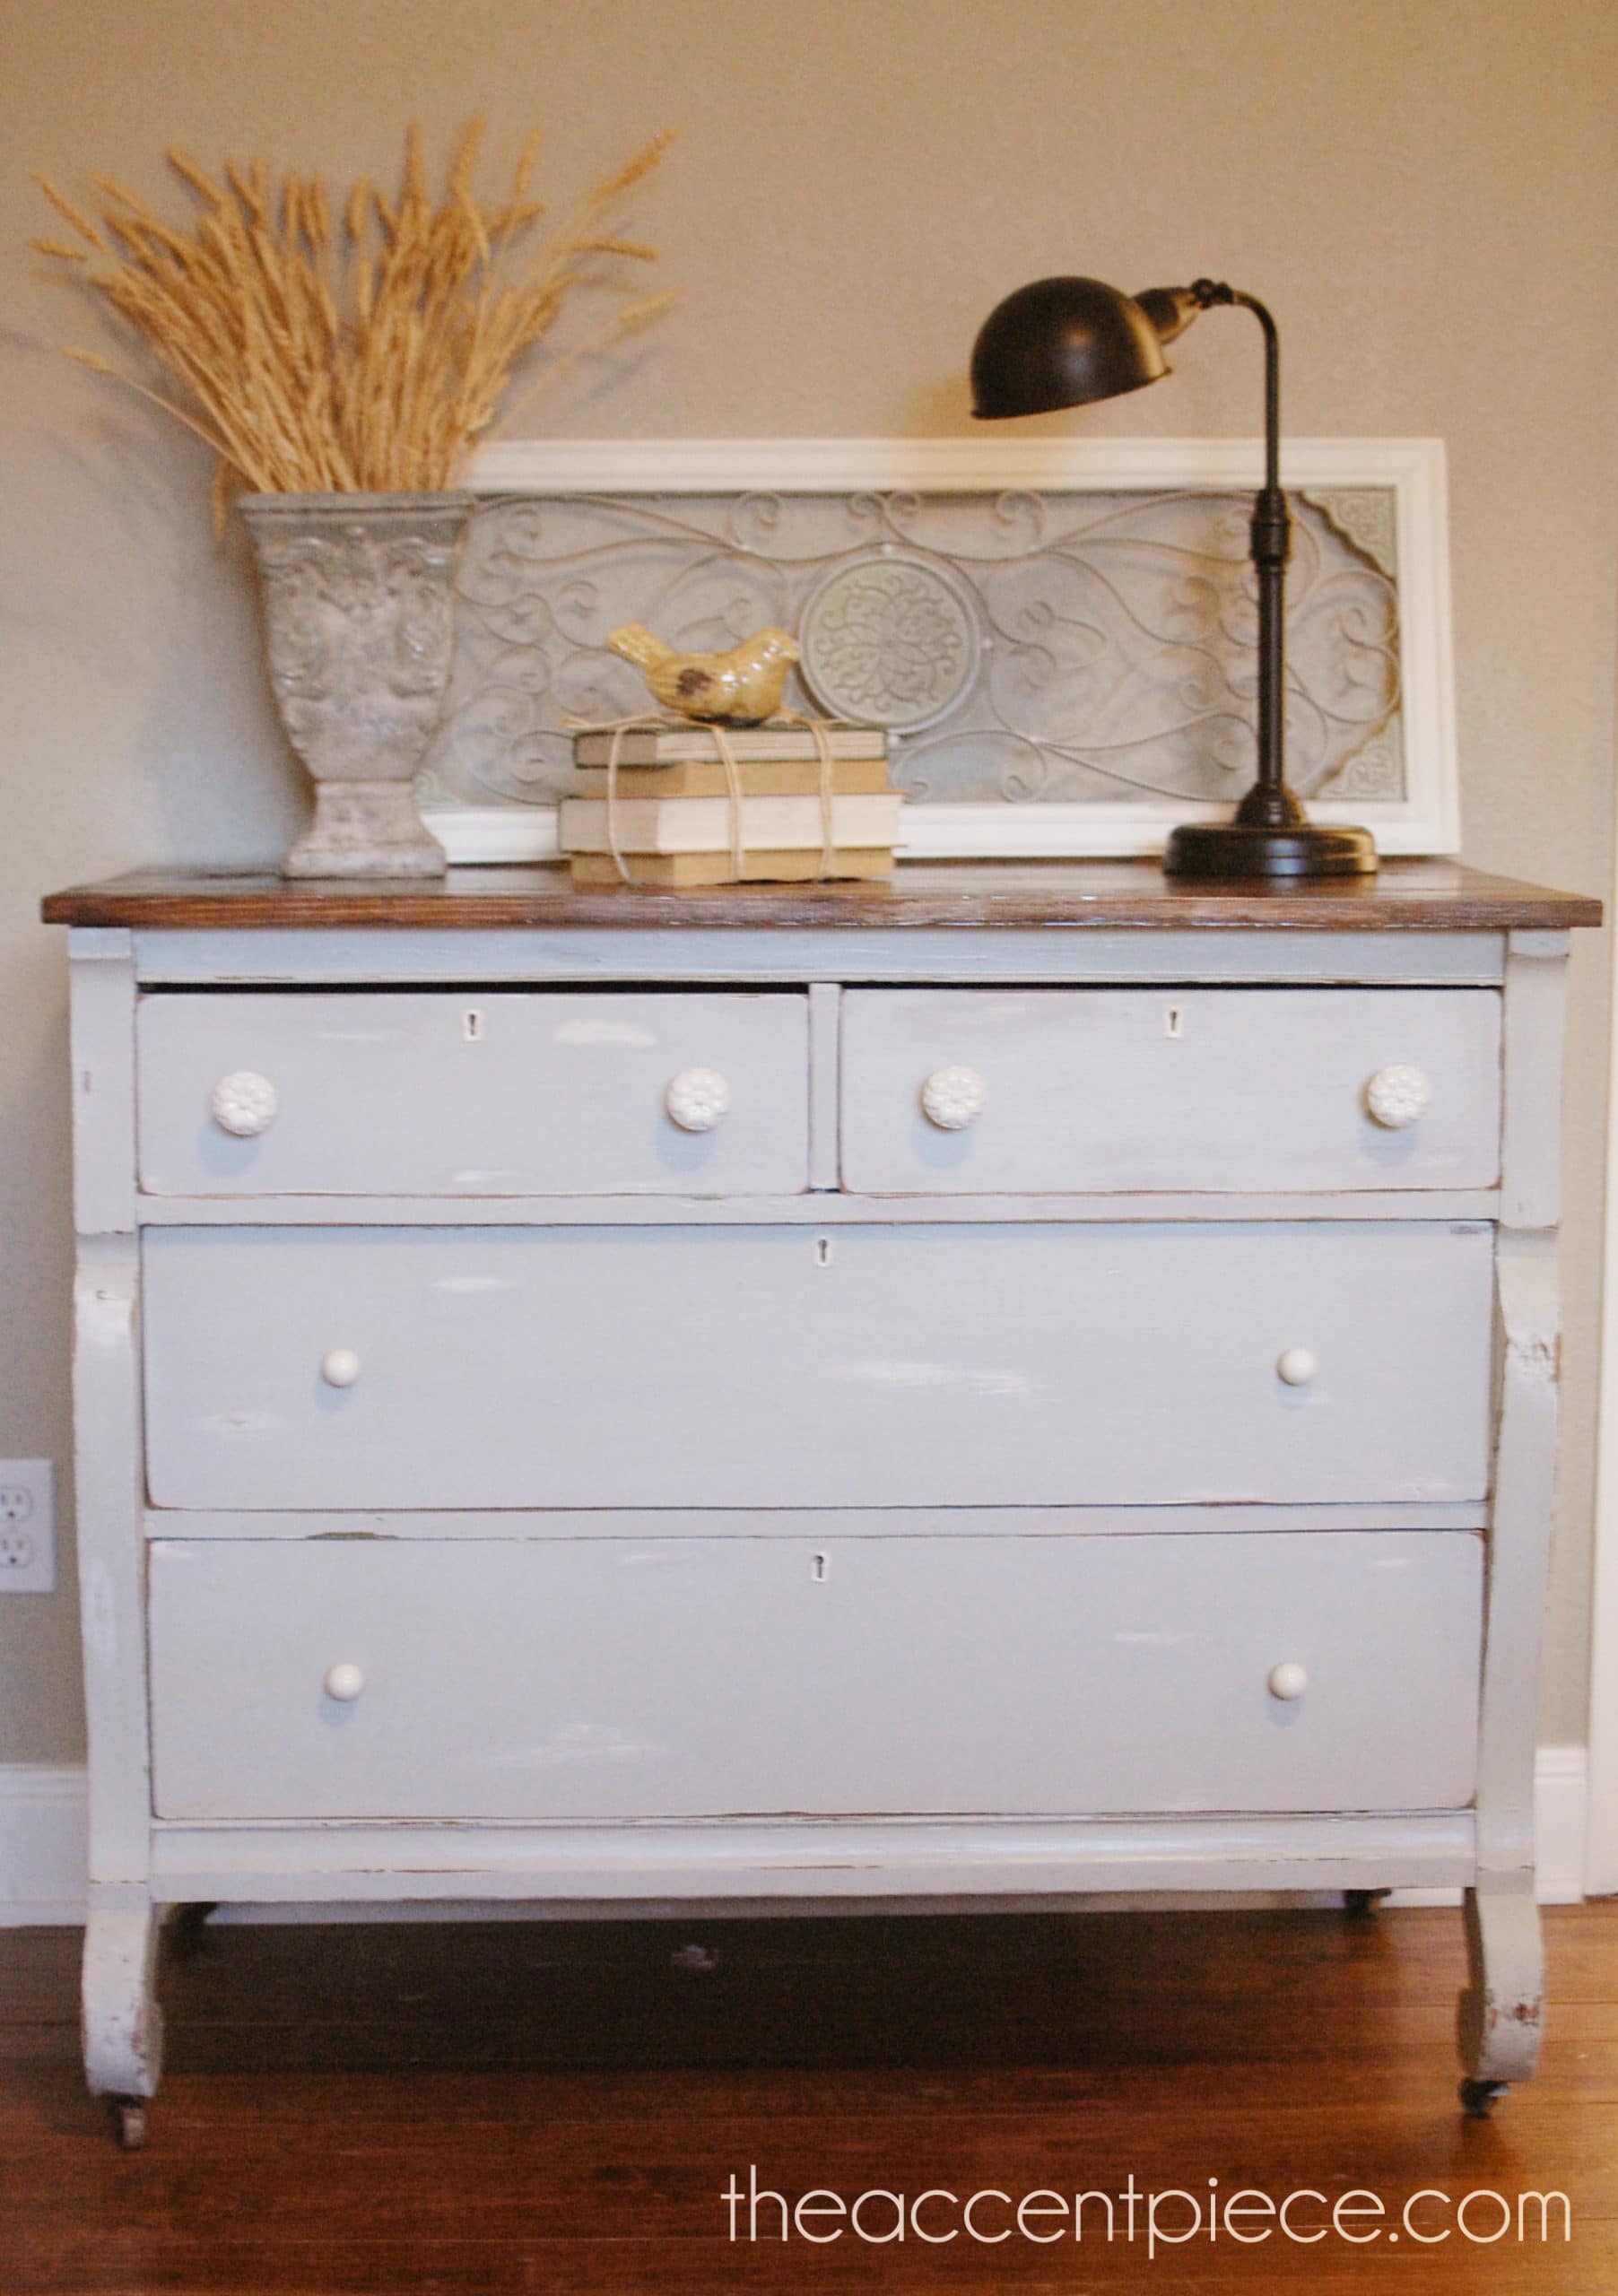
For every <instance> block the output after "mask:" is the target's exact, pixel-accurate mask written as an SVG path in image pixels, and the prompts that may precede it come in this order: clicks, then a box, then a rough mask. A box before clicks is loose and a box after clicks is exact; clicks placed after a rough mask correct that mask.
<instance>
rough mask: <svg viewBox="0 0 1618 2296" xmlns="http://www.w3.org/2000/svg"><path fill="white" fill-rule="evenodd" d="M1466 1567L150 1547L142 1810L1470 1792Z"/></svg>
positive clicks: (342, 1545)
mask: <svg viewBox="0 0 1618 2296" xmlns="http://www.w3.org/2000/svg"><path fill="white" fill-rule="evenodd" d="M1481 1577H1482V1572H1481V1542H1480V1540H1479V1539H1478V1538H1477V1537H1476V1536H1474V1535H1470V1534H1466V1533H1457V1532H1429V1533H1426V1534H1416V1535H1409V1534H1394V1533H1387V1532H1358V1531H1344V1532H1328V1533H1322V1534H1314V1535H1299V1534H1295V1533H1294V1534H1290V1535H1289V1534H1284V1533H1263V1534H1258V1535H1250V1536H1231V1535H1205V1536H1200V1537H1198V1536H1186V1535H1164V1536H1155V1537H1153V1536H1146V1537H1135V1536H1129V1537H1122V1538H1111V1539H1106V1538H1098V1539H1087V1538H1068V1537H1057V1538H1000V1539H987V1538H973V1537H966V1538H950V1539H930V1538H921V1539H883V1538H875V1539H853V1538H851V1539H843V1540H839V1539H835V1538H831V1539H827V1540H825V1541H822V1542H820V1543H818V1544H816V1545H815V1546H814V1547H813V1548H812V1547H811V1545H810V1544H808V1543H807V1542H805V1541H802V1540H796V1539H790V1540H781V1539H762V1538H752V1537H747V1536H743V1537H738V1538H734V1539H685V1540H681V1539H672V1540H651V1541H643V1540H610V1541H587V1542H576V1543H569V1542H566V1541H539V1542H535V1543H532V1544H525V1543H522V1542H518V1541H511V1542H500V1541H491V1542H487V1543H485V1542H483V1541H470V1542H461V1543H457V1544H454V1545H448V1544H445V1545H439V1544H416V1543H406V1542H397V1543H391V1542H387V1541H344V1542H339V1543H335V1544H328V1543H326V1542H320V1541H317V1542H310V1543H290V1542H282V1541H265V1542H263V1543H252V1544H241V1543H239V1542H236V1541H219V1542H216V1543H208V1542H194V1541H178V1540H164V1541H161V1542H160V1543H159V1544H157V1545H156V1546H155V1547H154V1549H153V1552H152V1612H151V1618H152V1716H153V1728H154V1751H155V1796H156V1808H157V1811H158V1813H159V1815H160V1816H162V1817H167V1818H187V1819H200V1820H209V1819H232V1818H234V1819H255V1818H257V1819H276V1818H345V1817H347V1818H368V1817H371V1818H384V1817H391V1818H458V1819H466V1818H489V1819H498V1818H506V1819H524V1818H590V1817H593V1818H634V1817H643V1816H646V1817H649V1816H662V1817H671V1816H674V1817H698V1816H717V1815H724V1816H727V1817H728V1816H735V1815H738V1814H744V1813H746V1814H752V1813H758V1814H763V1813H771V1814H774V1813H794V1814H797V1813H805V1812H807V1813H818V1814H828V1815H830V1814H832V1813H838V1814H847V1813H861V1814H873V1815H874V1814H885V1813H918V1814H921V1813H926V1814H933V1815H940V1814H944V1813H951V1812H962V1813H966V1812H999V1813H1006V1814H1022V1815H1027V1814H1035V1813H1073V1814H1096V1815H1110V1814H1117V1813H1125V1812H1128V1811H1141V1812H1149V1811H1158V1812H1176V1811H1181V1812H1183V1811H1217V1810H1247V1811H1255V1812H1257V1811H1283V1810H1350V1809H1353V1810H1392V1809H1398V1810H1422V1809H1453V1808H1458V1807H1460V1806H1463V1805H1465V1804H1466V1803H1467V1802H1468V1801H1469V1800H1470V1798H1471V1795H1472V1791H1473V1783H1474V1745H1475V1735H1476V1717H1477V1686H1478V1652H1479V1633H1480V1627H1479V1615H1480V1589H1481ZM1278 1667H1283V1668H1284V1667H1291V1668H1301V1669H1302V1674H1303V1680H1302V1682H1301V1683H1300V1680H1299V1678H1298V1676H1297V1675H1296V1674H1293V1675H1292V1677H1291V1678H1290V1679H1288V1678H1287V1677H1286V1676H1285V1675H1280V1676H1277V1675H1276V1674H1275V1672H1274V1670H1275V1669H1276V1668H1278ZM334 1668H344V1669H348V1670H350V1671H349V1672H348V1673H347V1674H346V1676H344V1674H337V1675H335V1677H333V1680H334V1687H335V1688H336V1689H337V1690H339V1691H341V1692H345V1693H350V1694H349V1695H346V1696H344V1697H334V1696H332V1695H330V1694H328V1692H326V1688H325V1684H326V1680H327V1678H328V1675H330V1674H331V1670H332V1669H334ZM1273 1680H1274V1682H1275V1683H1276V1685H1277V1687H1283V1688H1285V1689H1286V1690H1288V1691H1292V1692H1300V1694H1297V1695H1293V1696H1290V1697H1280V1696H1277V1695H1276V1694H1275V1691H1274V1689H1273V1688H1272V1686H1271V1685H1272V1681H1273Z"/></svg>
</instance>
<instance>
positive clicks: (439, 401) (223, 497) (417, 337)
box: [30, 120, 674, 527]
mask: <svg viewBox="0 0 1618 2296" xmlns="http://www.w3.org/2000/svg"><path fill="white" fill-rule="evenodd" d="M482 133H483V122H482V121H481V120H474V122H473V124H472V126H470V127H469V128H468V129H467V131H466V133H465V135H464V136H463V138H462V140H461V143H460V146H459V148H458V150H457V152H456V155H455V158H454V160H453V161H452V162H451V165H450V169H449V172H448V178H447V181H446V184H445V188H444V191H443V195H442V196H441V197H440V198H439V199H438V200H437V201H436V202H435V201H434V200H433V199H432V198H431V196H430V194H429V192H428V189H427V184H426V178H425V174H424V171H423V168H422V151H421V140H420V137H419V136H418V135H417V132H416V130H415V129H414V128H413V127H412V128H411V129H410V130H409V131H408V133H407V135H406V136H405V167H404V174H403V178H402V181H401V185H400V189H399V194H398V197H397V199H396V200H390V199H389V198H388V197H387V196H386V194H384V193H383V192H382V191H380V190H378V189H377V188H376V187H374V186H373V185H372V184H371V183H370V181H369V179H362V180H361V181H360V182H358V183H356V184H354V185H353V186H352V188H351V189H350V191H349V192H348V194H347V195H346V196H345V197H344V198H342V199H339V200H335V201H333V200H331V199H328V197H327V196H326V186H325V184H324V183H323V181H322V180H321V179H320V178H318V177H315V178H310V179H309V180H308V181H305V180H303V179H302V178H299V177H297V176H293V175H288V176H287V177H285V178H283V182H282V184H281V186H280V188H279V190H278V191H277V190H276V189H275V188H274V187H273V186H272V185H271V184H270V182H269V179H268V177H267V175H266V172H265V166H264V162H263V161H261V160H257V159H255V160H253V161H251V162H250V163H249V164H248V166H247V167H245V168H244V167H243V166H241V165H240V164H239V162H238V161H234V160H231V161H226V162H225V166H224V169H223V181H222V182H216V181H215V180H214V179H213V177H211V176H209V175H208V174H206V173H205V172H204V170H203V169H201V168H200V167H198V166H197V164H196V161H194V160H192V159H190V158H189V157H188V156H187V154H186V153H185V152H178V151H171V152H170V153H169V154H168V158H169V162H170V166H171V167H172V168H173V170H174V171H175V173H176V175H178V177H179V178H180V180H181V181H182V182H183V183H184V184H185V185H186V186H187V188H188V189H189V190H190V192H191V193H192V194H193V195H194V196H195V197H196V201H197V203H198V208H199V212H198V213H196V214H194V216H193V217H192V219H191V222H190V225H189V228H187V229H179V230H176V229H171V228H170V226H169V225H167V224H165V223H163V222H161V220H160V219H159V218H158V217H157V216H156V215H154V214H153V213H152V211H151V210H150V209H149V208H148V207H147V206H146V205H145V204H144V202H143V201H142V200H140V199H138V198H137V197H136V196H135V194H134V193H132V192H130V191H128V190H126V188H125V187H123V186H122V185H121V184H118V183H115V182H114V181H113V180H112V179H111V178H109V177H106V176H92V177H91V183H92V184H93V185H94V186H95V187H96V191H97V194H98V200H97V202H96V203H94V204H95V208H96V212H95V213H93V214H92V213H90V212H89V210H88V208H81V207H79V206H76V205H75V204H74V203H73V202H72V201H71V200H69V199H67V198H66V197H65V196H64V195H63V194H62V193H61V192H60V191H58V190H57V188H56V187H55V186H54V185H52V184H50V183H48V182H47V181H46V180H45V178H43V177H39V178H36V180H37V181H38V182H39V187H40V189H41V190H42V191H43V192H44V194H45V196H46V197H47V199H48V200H49V202H50V204H51V205H52V207H54V208H55V210H56V212H57V214H58V215H59V216H60V217H61V218H62V220H63V221H64V222H66V223H68V224H69V225H70V226H71V227H72V229H73V230H74V232H75V233H76V234H77V236H78V239H80V240H82V241H83V243H84V244H83V247H81V246H78V245H75V244H70V243H68V242H66V241H64V240H61V239H35V240H33V241H31V242H30V244H31V245H32V247H33V248H35V249H36V250H37V252H38V253H39V254H40V255H42V256H44V257H47V258H48V260H49V261H51V262H53V263H56V264H59V265H62V266H63V267H64V270H65V272H66V273H67V274H68V275H70V276H72V277H73V278H74V280H76V281H77V282H78V283H80V284H82V285H83V286H85V287H87V288H88V289H89V290H90V291H91V292H92V293H94V294H95V295H96V296H97V297H99V298H100V300H102V301H103V302H105V303H106V304H107V305H108V306H109V308H110V309H112V310H113V311H114V312H115V313H116V314H117V317H119V318H120V319H121V320H123V321H124V322H125V323H126V325H127V326H130V327H131V328H133V329H134V331H135V334H136V335H138V336H139V337H140V338H141V340H142V341H143V343H144V345H145V348H146V349H147V351H148V352H150V353H151V354H152V357H153V358H154V359H155V360H156V361H157V362H158V364H159V365H160V366H161V367H162V368H164V369H166V370H167V371H168V373H169V375H170V378H172V380H173V381H174V383H175V384H176V385H177V386H178V396H176V397H172V398H171V397H169V396H165V395H164V394H163V393H161V392H158V391H154V390H152V389H151V388H150V387H148V386H147V385H146V384H145V383H144V382H142V381H140V380H139V379H138V378H136V377H135V376H133V375H129V374H126V373H125V372H124V371H123V370H121V369H120V368H118V367H117V366H115V365H114V364H113V363H112V362H111V361H109V360H107V359H104V358H101V357H100V356H99V355H98V354H97V353H94V352H80V351H74V352H69V354H68V355H69V357H70V358H74V359H76V360H78V361H80V363H81V364H82V365H83V366H86V367H89V368H91V369H92V370H94V371H95V372H96V373H98V374H105V375H110V376H113V377H114V378H116V379H117V380H118V381H120V382H123V383H126V385H128V387H130V388H131V389H134V390H135V391H138V392H139V393H140V394H141V396H143V397H144V398H146V399H148V400H150V401H151V402H152V404H155V405H157V406H160V407H161V408H162V410H163V411H164V413H167V414H170V415H172V416H173V417H174V418H175V420H176V421H178V422H182V423H184V424H185V426H186V427H187V429H188V430H190V431H193V432H195V433H196V436H197V437H199V438H201V439H204V441H205V442H206V443H207V445H208V446H210V447H211V448H213V452H214V453H215V454H216V455H217V457H219V468H218V471H217V473H216V474H215V479H214V484H213V514H214V523H215V526H216V527H217V526H221V525H222V521H223V518H224V515H225V511H226V509H227V507H228V504H229V500H230V497H231V493H232V491H234V490H235V489H236V488H237V487H238V486H244V485H245V486H248V487H251V488H253V489H254V490H255V491H258V492H260V493H316V492H350V491H376V492H379V493H387V492H393V491H407V490H411V489H416V488H429V489H431V488H439V487H445V486H448V485H449V484H451V483H453V481H454V480H455V479H456V478H457V476H458V475H459V474H460V473H461V471H462V470H463V468H464V467H465V463H466V460H467V458H468V457H469V456H470V454H471V452H472V449H473V447H474V444H475V443H476V441H477V439H479V438H480V437H481V436H482V434H483V432H484V431H486V430H487V429H488V428H489V426H490V425H491V422H493V421H494V419H495V416H496V414H497V413H499V412H500V408H501V403H502V401H505V400H508V395H509V392H510V390H511V386H512V384H513V382H514V380H515V379H516V378H517V376H518V370H519V369H528V368H530V367H531V365H532V354H535V353H536V352H548V351H549V350H550V344H549V343H548V341H547V337H548V336H549V335H550V334H551V332H552V328H553V327H554V326H555V324H556V322H557V319H558V318H559V317H560V316H561V312H562V310H563V309H564V307H565V305H566V303H567V301H568V299H569V297H570V294H571V292H572V291H573V290H574V289H575V288H576V287H578V285H579V284H580V283H582V282H584V281H585V280H586V279H587V278H589V279H597V278H599V277H600V275H601V273H600V265H601V264H602V262H603V260H604V259H605V260H606V261H608V262H616V261H626V262H634V263H646V262H650V261H652V260H654V259H655V257H656V255H657V249H656V248H650V247H648V246H646V245H644V244H643V243H642V242H640V241H639V240H636V239H625V238H623V237H622V236H621V235H620V234H619V233H617V232H615V231H614V230H612V229H611V228H610V226H611V211H612V210H613V206H614V205H615V204H616V202H617V201H618V200H619V199H620V198H621V197H622V195H623V194H624V193H625V192H626V191H628V190H629V189H630V188H631V186H633V185H635V184H637V183H639V181H640V180H641V179H642V178H643V177H645V176H646V175H647V174H648V173H649V172H650V170H652V169H653V168H655V167H656V166H657V162H658V161H659V160H660V159H661V158H662V156H663V152H664V150H665V146H666V144H667V143H668V141H669V138H668V136H667V135H660V136H658V137H657V139H656V140H655V141H654V142H653V143H649V144H648V146H647V147H646V149H645V150H644V151H642V152H638V153H637V154H636V155H635V157H634V158H633V159H631V160H630V161H628V162H627V163H626V164H625V165H624V166H623V167H622V168H620V169H618V170H616V172H615V173H613V175H611V176H608V177H607V178H605V180H604V181H603V182H601V183H599V184H597V185H596V187H595V188H594V189H593V190H592V191H590V192H589V193H587V196H585V197H584V198H583V199H582V200H581V201H580V202H579V203H578V205H577V207H576V208H575V209H574V210H573V211H572V213H570V214H569V215H568V216H567V217H566V218H565V219H564V220H563V221H562V222H561V223H559V224H557V225H555V226H553V227H552V229H551V230H548V231H547V232H546V233H544V236H543V238H542V239H540V240H539V242H538V244H537V245H535V246H533V247H531V248H529V247H527V246H526V240H527V235H528V233H529V232H530V230H531V229H532V227H533V226H534V224H535V222H537V221H538V220H539V218H540V217H541V215H542V214H543V213H544V210H543V208H542V207H541V206H540V205H539V204H538V203H537V202H536V201H535V200H533V199H531V198H530V196H529V189H530V186H531V184H532V180H533V173H534V165H535V153H536V151H537V147H538V136H537V134H535V135H533V136H531V137H530V138H529V140H528V142H527V143H526V144H525V145H524V147H523V150H522V152H521V153H520V155H519V157H518V163H517V167H516V170H515V172H514V174H513V177H512V182H511V189H510V192H509V195H508V196H507V198H506V199H505V200H504V201H503V202H502V203H501V204H498V205H496V206H494V207H485V206H484V205H483V204H482V202H481V201H480V200H479V198H478V196H477V194H476V192H475V190H474V186H473V180H472V178H473V170H474V165H475V162H476V158H477V151H478V144H479V141H480V138H481V136H482ZM673 300H674V297H673V296H672V295H670V294H667V293H663V294H655V295H648V296H640V297H639V298H636V299H633V300H630V301H628V302H626V303H623V304H621V305H620V306H619V307H618V308H617V309H614V310H613V311H612V312H610V313H609V314H608V316H607V317H605V319H603V320H602V321H601V322H600V323H599V324H598V325H597V326H595V327H594V328H592V329H591V330H589V332H588V333H587V335H585V336H584V337H583V338H582V339H581V340H580V341H578V343H576V344H573V345H572V347H571V348H570V350H569V351H567V352H564V353H562V354H561V355H560V356H552V358H551V359H550V361H549V363H548V364H545V365H543V366H541V367H540V368H539V369H538V370H537V371H535V372H529V373H526V374H525V376H524V389H523V392H522V394H521V398H522V400H526V398H527V397H528V396H531V395H532V393H533V392H534V390H535V389H537V388H538V387H540V386H541V385H542V384H544V383H546V382H549V381H552V380H553V379H554V378H556V377H557V376H558V375H560V374H561V373H562V372H564V371H565V370H566V369H567V368H568V367H569V366H570V365H572V364H573V363H575V362H576V361H578V360H579V359H581V358H583V357H585V356H587V355H588V354H589V353H591V352H595V351H598V350H599V349H601V348H602V347H603V345H605V344H607V343H609V342H611V341H613V339H614V337H616V336H617V335H621V334H622V333H623V331H624V330H625V329H626V328H628V327H631V326H642V325H644V324H645V323H646V322H647V321H648V319H650V318H652V317H656V316H657V315H658V314H659V313H661V312H662V311H664V310H665V309H667V308H668V305H669V304H670V303H671V302H672V301H673ZM517 403H520V401H518V402H509V403H508V406H507V411H508V412H510V411H511V407H512V405H513V404H517Z"/></svg>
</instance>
